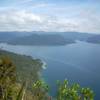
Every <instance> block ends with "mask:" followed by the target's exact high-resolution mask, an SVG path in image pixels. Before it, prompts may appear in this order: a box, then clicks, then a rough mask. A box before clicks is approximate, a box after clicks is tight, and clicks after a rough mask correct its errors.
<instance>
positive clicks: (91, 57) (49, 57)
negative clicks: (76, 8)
mask: <svg viewBox="0 0 100 100" xmlns="http://www.w3.org/2000/svg"><path fill="white" fill-rule="evenodd" d="M0 47H2V49H4V50H7V51H11V52H15V53H18V54H25V55H30V56H32V57H33V58H40V59H42V60H43V61H45V62H46V63H47V66H48V67H47V69H46V70H44V71H43V74H42V75H43V78H44V79H45V80H46V82H47V83H48V84H49V85H50V86H51V88H53V91H51V94H52V95H54V94H55V91H56V85H55V84H56V80H64V79H68V80H69V81H70V82H78V83H79V84H80V85H81V86H84V87H85V86H86V87H90V88H92V89H93V90H94V91H95V93H96V96H95V100H99V99H100V96H99V94H100V93H99V91H100V45H99V44H89V43H85V42H80V41H77V43H75V44H70V45H66V46H19V45H16V46H14V45H8V44H4V43H1V44H0Z"/></svg>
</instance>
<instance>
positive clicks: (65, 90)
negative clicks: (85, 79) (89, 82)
mask: <svg viewBox="0 0 100 100" xmlns="http://www.w3.org/2000/svg"><path fill="white" fill-rule="evenodd" d="M57 84H58V91H57V100H94V93H93V91H92V90H91V89H90V88H81V87H80V86H79V84H72V85H69V84H68V80H64V82H62V83H61V82H60V81H57Z"/></svg>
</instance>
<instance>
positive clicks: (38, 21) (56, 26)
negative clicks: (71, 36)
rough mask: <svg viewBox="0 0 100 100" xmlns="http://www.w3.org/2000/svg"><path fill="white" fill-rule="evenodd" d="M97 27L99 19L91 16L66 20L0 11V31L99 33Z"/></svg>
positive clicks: (15, 11)
mask: <svg viewBox="0 0 100 100" xmlns="http://www.w3.org/2000/svg"><path fill="white" fill-rule="evenodd" d="M88 14H89V13H88ZM89 15H90V14H89ZM99 26H100V20H99V17H97V16H95V15H94V16H93V14H92V15H91V16H88V15H87V14H85V15H84V16H83V15H82V16H80V17H78V18H76V17H75V18H67V17H61V16H54V15H53V16H50V15H41V14H35V13H33V12H29V11H26V10H8V11H7V10H6V11H5V10H4V11H0V31H58V32H59V31H60V32H61V31H78V32H79V31H80V32H92V33H93V32H94V33H100V28H99Z"/></svg>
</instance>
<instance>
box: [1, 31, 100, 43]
mask: <svg viewBox="0 0 100 100" xmlns="http://www.w3.org/2000/svg"><path fill="white" fill-rule="evenodd" d="M76 40H80V41H86V42H89V43H100V35H95V34H88V33H80V32H35V31H34V32H0V42H6V43H9V44H14V45H66V44H71V43H75V41H76Z"/></svg>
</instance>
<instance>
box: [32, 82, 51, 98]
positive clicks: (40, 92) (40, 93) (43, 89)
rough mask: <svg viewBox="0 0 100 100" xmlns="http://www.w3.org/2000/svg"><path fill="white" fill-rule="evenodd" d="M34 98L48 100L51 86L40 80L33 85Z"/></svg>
mask: <svg viewBox="0 0 100 100" xmlns="http://www.w3.org/2000/svg"><path fill="white" fill-rule="evenodd" d="M33 90H34V92H33V93H34V98H35V99H36V100H48V99H47V98H48V96H47V93H48V91H49V86H48V85H47V84H46V83H44V81H42V80H38V81H36V82H35V83H34V84H33Z"/></svg>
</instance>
